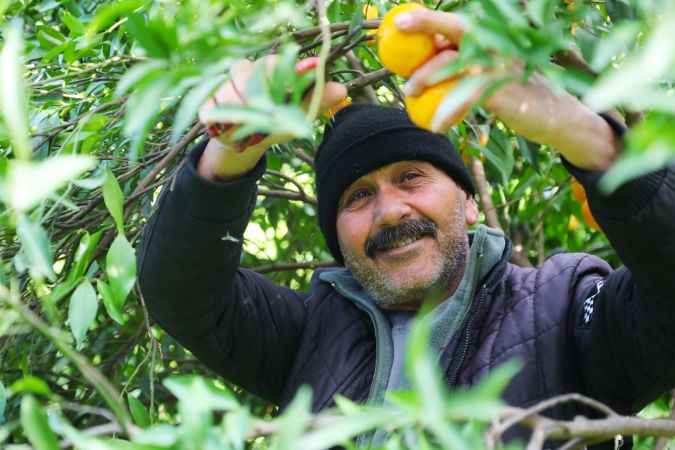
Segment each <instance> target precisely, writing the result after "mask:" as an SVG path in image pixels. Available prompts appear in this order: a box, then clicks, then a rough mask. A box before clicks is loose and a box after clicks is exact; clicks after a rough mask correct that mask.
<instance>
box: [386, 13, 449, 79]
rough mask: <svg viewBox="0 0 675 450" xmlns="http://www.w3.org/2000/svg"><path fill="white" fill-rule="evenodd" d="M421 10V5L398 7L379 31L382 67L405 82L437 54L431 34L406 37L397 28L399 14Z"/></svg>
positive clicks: (413, 34)
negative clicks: (396, 18)
mask: <svg viewBox="0 0 675 450" xmlns="http://www.w3.org/2000/svg"><path fill="white" fill-rule="evenodd" d="M417 8H423V6H422V5H419V4H417V3H405V4H403V5H398V6H395V7H394V8H392V9H390V10H389V12H387V14H385V15H384V18H383V19H382V23H380V26H379V28H378V29H377V45H378V55H379V57H380V61H381V62H382V65H383V66H384V67H386V68H387V69H388V70H389V71H391V72H393V73H395V74H397V75H401V76H402V77H405V78H408V77H409V76H410V75H412V73H413V72H414V71H415V69H417V68H418V67H419V66H421V65H422V64H424V63H425V62H426V61H427V60H428V59H429V58H431V57H432V56H433V55H434V53H436V47H435V46H434V39H433V36H432V35H431V34H428V33H417V32H414V33H404V32H402V31H399V30H398V28H397V27H396V25H395V24H394V17H396V16H397V15H398V14H400V13H403V12H407V11H410V10H413V9H417Z"/></svg>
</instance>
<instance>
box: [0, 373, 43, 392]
mask: <svg viewBox="0 0 675 450" xmlns="http://www.w3.org/2000/svg"><path fill="white" fill-rule="evenodd" d="M9 390H10V392H12V394H20V393H24V392H31V393H33V394H38V395H45V396H49V395H52V391H51V389H49V386H48V385H47V383H45V381H44V380H42V379H41V378H37V377H34V376H32V375H26V376H24V377H22V378H19V379H18V380H16V381H15V382H14V383H12V385H11V386H10V387H9Z"/></svg>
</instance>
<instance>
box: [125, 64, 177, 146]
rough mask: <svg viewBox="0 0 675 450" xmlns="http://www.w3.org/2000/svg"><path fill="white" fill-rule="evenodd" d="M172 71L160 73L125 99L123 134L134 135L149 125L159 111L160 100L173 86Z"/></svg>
mask: <svg viewBox="0 0 675 450" xmlns="http://www.w3.org/2000/svg"><path fill="white" fill-rule="evenodd" d="M173 85H174V77H173V75H172V73H170V72H169V73H167V74H166V75H162V76H160V77H158V78H157V79H155V80H152V82H151V83H149V84H148V85H147V86H144V88H143V89H140V90H138V91H136V92H134V93H133V95H132V96H131V98H130V99H129V101H127V112H126V119H125V124H124V135H125V136H127V137H134V136H135V135H136V134H138V133H142V132H143V130H146V129H147V128H148V127H149V123H150V121H151V120H152V118H153V117H155V115H157V113H159V111H160V105H161V100H162V97H163V96H164V95H166V93H167V92H168V91H169V90H170V89H171V88H172V87H173Z"/></svg>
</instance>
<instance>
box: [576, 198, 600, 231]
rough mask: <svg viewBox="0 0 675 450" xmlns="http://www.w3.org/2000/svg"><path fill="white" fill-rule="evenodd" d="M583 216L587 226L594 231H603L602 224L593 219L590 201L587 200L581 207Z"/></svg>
mask: <svg viewBox="0 0 675 450" xmlns="http://www.w3.org/2000/svg"><path fill="white" fill-rule="evenodd" d="M581 214H583V216H584V222H586V225H588V226H589V227H591V228H593V229H594V230H597V231H602V229H601V228H600V224H598V222H597V221H596V220H595V217H593V213H592V212H591V207H590V206H589V205H588V200H586V201H585V202H584V204H583V205H581Z"/></svg>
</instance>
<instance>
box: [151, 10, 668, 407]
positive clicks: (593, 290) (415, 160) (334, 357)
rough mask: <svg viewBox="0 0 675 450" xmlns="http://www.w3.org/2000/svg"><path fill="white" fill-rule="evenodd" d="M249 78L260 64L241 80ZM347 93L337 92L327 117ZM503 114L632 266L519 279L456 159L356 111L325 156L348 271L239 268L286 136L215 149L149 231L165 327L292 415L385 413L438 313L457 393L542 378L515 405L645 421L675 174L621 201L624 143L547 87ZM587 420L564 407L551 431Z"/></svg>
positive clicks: (199, 161)
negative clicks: (545, 403) (603, 411)
mask: <svg viewBox="0 0 675 450" xmlns="http://www.w3.org/2000/svg"><path fill="white" fill-rule="evenodd" d="M424 11H426V10H424ZM400 26H401V28H402V29H410V30H412V29H415V27H423V28H424V29H429V30H432V31H435V32H440V33H443V34H444V36H446V37H456V36H458V35H461V30H458V29H457V28H458V27H461V26H462V25H461V22H459V21H457V20H456V18H455V17H454V16H453V15H451V14H450V15H448V14H446V13H437V12H431V11H427V12H422V13H419V14H417V15H412V16H410V17H409V18H407V19H406V20H404V21H402V22H401V24H400ZM451 56H452V55H451V54H448V53H446V54H445V56H440V57H439V58H440V59H442V58H446V60H447V58H448V57H451ZM428 64H429V65H428V66H426V67H422V68H420V69H419V70H418V72H417V73H416V75H414V76H413V78H412V81H411V84H409V85H408V86H407V89H408V90H409V91H411V92H412V93H413V94H414V93H415V92H418V91H419V89H420V86H423V85H424V83H425V80H426V78H427V77H428V75H429V73H431V72H432V69H433V66H434V64H439V62H438V61H431V62H430V63H428ZM247 72H250V64H248V63H245V64H243V65H242V66H241V67H240V68H239V69H238V74H235V77H234V82H235V83H237V82H245V79H246V73H247ZM242 74H243V75H242ZM238 91H239V90H238V89H237V88H236V87H235V86H233V85H232V84H228V85H227V86H225V87H224V88H223V89H221V90H220V91H219V92H218V93H217V95H216V99H215V100H214V102H216V101H217V102H231V101H243V99H241V98H239V99H238V100H237V97H239V94H238ZM341 95H344V91H341V87H340V86H339V85H336V84H332V85H330V84H329V85H328V89H327V93H326V96H325V99H324V100H325V102H326V103H327V104H331V103H333V102H334V100H335V99H337V98H339V97H340V96H341ZM214 102H211V104H209V105H207V106H206V107H207V108H208V107H211V106H213V104H212V103H214ZM524 105H525V106H524ZM485 106H486V108H488V109H489V110H491V111H492V112H494V113H495V114H496V115H497V116H498V117H500V118H501V119H502V120H503V121H505V122H506V123H507V124H509V125H510V126H511V127H512V128H513V129H515V130H516V131H518V132H519V133H521V134H522V135H524V136H526V137H528V138H530V139H533V140H536V141H537V142H540V143H544V144H548V145H550V146H551V147H553V148H555V149H557V150H558V151H559V152H560V153H561V155H562V156H563V158H564V161H565V165H566V167H567V168H568V169H569V170H570V172H572V174H573V175H574V176H575V177H577V178H578V179H579V180H580V181H581V183H582V184H583V185H584V187H585V188H586V191H587V194H588V198H589V201H590V204H591V207H592V209H593V213H594V216H595V217H596V218H597V220H598V222H599V223H600V224H601V226H602V227H603V230H604V231H605V233H606V234H607V236H608V237H609V239H610V241H611V242H612V244H613V245H614V247H615V248H616V250H617V252H618V253H619V255H620V256H621V258H622V260H623V262H624V263H625V264H626V266H625V267H623V268H620V269H618V270H615V271H613V270H612V269H611V268H610V267H609V266H608V265H607V264H606V263H605V262H604V261H602V260H600V259H598V258H596V257H593V256H591V255H586V254H559V255H556V256H554V257H552V258H550V259H548V260H547V261H546V262H545V263H544V264H543V265H542V266H541V267H539V268H537V269H533V268H520V267H517V266H514V265H511V264H510V263H508V260H509V255H510V243H509V241H508V239H506V238H505V237H504V236H503V235H501V233H497V232H495V231H493V230H490V229H487V228H485V227H478V228H477V229H476V231H475V232H474V233H472V234H469V233H467V225H471V224H473V223H475V222H476V219H477V215H478V211H477V207H476V203H475V201H474V199H473V193H474V188H473V184H472V181H471V178H470V176H469V175H468V173H467V171H466V168H465V167H464V166H463V164H462V162H461V160H460V158H459V157H458V155H457V153H456V152H455V151H454V150H453V149H452V146H451V144H450V142H449V141H448V140H447V139H446V138H445V137H443V136H442V135H439V134H434V133H431V132H427V131H424V130H421V129H419V128H416V127H414V126H413V125H412V124H411V123H410V122H409V120H408V119H407V117H406V116H405V114H404V113H403V112H402V111H400V110H397V109H393V108H383V107H378V106H372V105H355V106H352V107H348V108H346V109H344V110H343V111H341V112H340V113H338V114H337V115H336V116H335V118H334V121H333V122H332V123H331V125H330V126H329V127H328V129H327V131H326V133H325V138H324V140H323V142H322V144H321V146H320V148H319V149H318V151H317V156H316V172H317V174H316V183H317V192H318V204H319V207H318V209H319V223H320V227H321V231H322V233H323V235H324V237H325V239H326V243H327V246H328V248H329V249H330V251H331V253H332V255H333V256H334V257H335V259H336V260H337V261H338V262H339V263H341V264H344V267H342V268H332V269H327V270H324V271H317V272H316V273H315V275H314V277H313V279H312V283H311V287H310V289H309V291H308V292H298V291H293V290H291V289H288V288H285V287H282V286H277V285H274V284H273V283H271V282H270V281H269V280H267V279H266V278H265V277H263V276H260V275H258V274H255V273H253V272H251V271H247V270H244V269H240V268H238V264H239V260H240V253H241V245H242V236H243V232H244V229H245V227H246V224H247V222H248V220H249V217H250V214H251V212H252V209H253V207H254V206H255V200H256V190H255V183H256V180H257V179H258V178H259V177H260V176H261V175H262V173H263V172H264V170H265V162H264V158H263V155H264V151H265V149H266V148H267V146H268V145H269V143H270V142H272V141H273V140H274V139H277V140H278V139H279V137H274V136H272V137H269V138H267V139H266V140H263V141H262V142H259V143H253V144H252V145H247V143H250V141H245V142H244V143H243V144H242V143H229V142H225V144H224V143H223V142H221V141H219V140H217V139H212V140H211V141H209V142H208V144H206V145H201V146H199V147H198V148H196V149H195V150H194V151H193V152H192V153H191V154H190V156H189V158H188V164H186V166H185V167H184V168H183V169H182V170H181V172H180V173H179V175H178V177H177V180H176V183H175V187H174V189H173V190H169V189H167V190H165V192H164V193H163V195H162V197H161V200H160V202H159V205H158V208H157V211H156V213H155V214H154V216H153V218H152V219H151V221H150V222H149V224H148V226H147V229H146V233H145V238H144V241H143V244H142V247H141V250H140V252H139V254H140V258H141V262H140V264H139V282H140V284H141V288H142V291H143V293H144V295H145V299H146V301H147V304H148V308H149V310H150V312H151V314H152V315H153V317H154V318H155V320H156V321H157V322H158V323H159V324H160V325H161V326H162V327H164V328H165V329H166V330H167V331H168V332H169V333H171V334H172V335H173V336H175V337H176V338H177V339H178V340H179V341H180V342H181V343H182V344H183V345H185V346H186V347H187V348H188V349H190V350H191V351H192V352H193V353H194V354H195V355H196V356H197V357H198V358H199V359H200V360H202V361H203V362H204V363H205V364H207V365H208V366H209V367H211V368H212V369H213V370H215V371H216V372H218V373H220V374H222V375H223V376H224V377H226V378H227V379H229V380H231V381H233V382H235V383H237V384H239V385H241V386H242V387H244V388H245V389H247V390H249V391H251V392H254V393H256V394H258V395H260V396H262V397H263V398H265V399H267V400H269V401H272V402H274V403H276V404H278V405H280V406H281V407H282V408H283V407H285V406H286V405H288V403H289V402H290V400H291V399H292V398H293V395H294V393H295V392H296V390H297V389H298V387H299V386H300V385H303V384H307V385H309V386H311V387H312V388H313V391H314V396H313V404H312V408H313V410H315V411H318V410H321V409H323V408H325V407H327V406H330V405H331V404H332V402H333V397H334V396H335V395H336V394H341V395H343V396H346V397H348V398H351V399H353V400H355V401H359V402H365V401H371V402H376V403H377V402H382V401H383V398H384V393H385V392H386V391H388V390H393V389H399V388H405V387H406V386H407V384H408V380H406V377H405V374H404V373H403V370H402V364H401V360H402V349H403V347H402V346H403V341H404V339H405V335H406V331H407V326H408V324H409V319H410V318H411V317H412V316H413V315H414V314H415V312H416V311H417V310H418V309H419V308H420V306H421V305H422V304H428V305H430V306H432V307H433V310H432V311H431V313H430V314H432V315H433V320H432V322H433V326H432V334H431V342H430V346H431V348H432V351H434V352H435V353H436V354H437V355H438V356H439V361H440V365H441V370H442V371H443V374H444V376H445V379H446V381H447V383H448V385H449V386H453V387H454V386H466V385H471V384H473V383H475V382H476V381H477V380H478V379H480V378H481V377H482V376H484V375H485V374H486V373H487V372H488V371H489V370H490V369H492V368H494V367H495V366H496V365H498V364H500V363H502V362H505V361H507V360H509V359H511V358H514V357H516V358H518V359H519V360H520V361H521V362H522V364H523V368H522V370H521V371H520V372H519V373H518V375H516V377H515V378H514V380H513V381H512V383H511V384H510V385H509V387H508V388H507V389H506V392H505V393H504V398H505V400H506V401H507V402H508V403H509V404H512V405H516V406H522V407H525V406H528V405H531V404H534V403H536V402H538V401H541V400H543V399H546V398H549V397H551V396H555V395H559V394H564V393H569V392H580V393H582V394H586V395H589V396H591V397H594V398H597V399H599V400H601V401H603V402H605V403H607V404H609V405H610V406H612V407H613V408H614V409H616V410H617V411H619V412H623V413H629V412H635V411H636V410H637V409H638V408H640V407H641V406H643V405H644V404H646V403H647V402H648V401H650V400H652V399H654V398H655V397H656V396H657V395H658V394H660V393H661V392H663V391H665V390H667V389H668V388H671V387H672V386H673V385H675V345H674V344H675V327H673V326H672V325H671V322H672V319H673V318H675V299H674V298H673V296H674V295H673V292H675V281H674V280H675V278H674V277H672V275H671V273H672V272H673V270H674V269H675V256H674V255H675V225H674V224H673V220H672V218H673V217H674V214H673V210H674V207H675V173H673V170H672V168H668V169H663V170H661V171H658V172H655V173H652V174H649V175H647V176H644V177H641V178H639V179H637V180H635V181H633V182H631V183H628V184H627V185H625V186H624V187H622V188H621V189H619V190H618V191H617V192H615V193H614V194H612V195H610V196H608V197H605V196H603V195H601V194H600V193H599V192H598V189H597V181H598V179H599V178H600V176H601V175H602V171H603V170H605V169H606V168H607V167H609V166H610V165H611V163H612V161H613V160H614V158H615V156H616V154H617V152H618V149H619V141H620V139H619V136H620V134H621V132H622V128H621V125H619V124H618V123H616V122H614V121H613V120H612V119H610V118H609V117H607V116H604V117H605V118H604V119H603V118H602V117H600V116H598V115H596V114H594V113H593V112H591V111H589V110H588V109H587V108H586V107H585V106H584V105H582V104H581V103H579V102H578V101H577V100H576V99H575V98H574V97H572V96H569V95H560V96H559V95H555V94H554V93H553V92H552V91H551V90H550V89H549V88H548V85H547V83H546V82H545V80H542V79H540V78H535V79H533V80H532V81H530V82H529V83H528V84H519V83H514V84H511V85H509V86H506V87H505V88H503V89H501V90H500V91H498V92H497V93H495V94H494V95H493V96H492V97H491V98H490V99H489V100H488V101H487V103H486V105H485ZM580 412H582V410H580V409H579V408H578V407H577V405H569V404H565V405H560V406H557V407H555V408H553V409H552V410H550V411H549V412H548V414H549V415H551V416H552V417H556V418H572V417H573V416H574V415H576V414H579V413H580Z"/></svg>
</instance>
